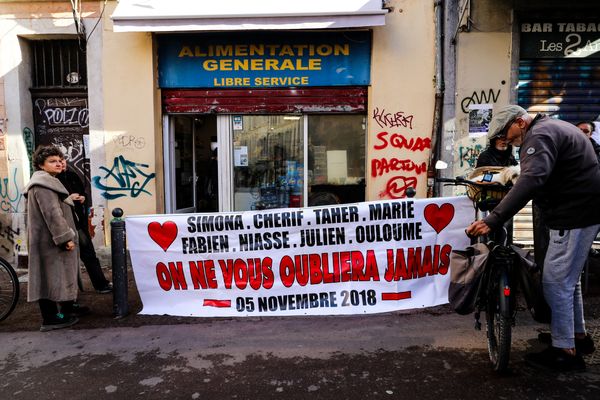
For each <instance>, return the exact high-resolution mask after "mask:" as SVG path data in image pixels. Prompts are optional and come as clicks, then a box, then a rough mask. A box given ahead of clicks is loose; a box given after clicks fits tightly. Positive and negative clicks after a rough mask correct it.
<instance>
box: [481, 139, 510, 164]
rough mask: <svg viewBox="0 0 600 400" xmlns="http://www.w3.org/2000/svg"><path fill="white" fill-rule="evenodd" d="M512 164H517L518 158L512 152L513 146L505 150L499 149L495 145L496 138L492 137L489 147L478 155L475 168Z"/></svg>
mask: <svg viewBox="0 0 600 400" xmlns="http://www.w3.org/2000/svg"><path fill="white" fill-rule="evenodd" d="M512 165H517V160H515V157H514V156H513V154H512V146H508V149H506V150H504V151H502V150H498V149H497V148H496V146H495V139H492V140H491V141H490V144H489V146H488V147H487V149H485V150H484V151H482V152H481V154H479V157H477V164H476V165H475V168H479V167H510V166H512Z"/></svg>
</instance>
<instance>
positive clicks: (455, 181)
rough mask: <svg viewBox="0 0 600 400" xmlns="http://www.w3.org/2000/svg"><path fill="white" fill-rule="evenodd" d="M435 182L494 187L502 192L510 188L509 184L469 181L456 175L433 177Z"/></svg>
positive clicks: (483, 187)
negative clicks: (452, 176)
mask: <svg viewBox="0 0 600 400" xmlns="http://www.w3.org/2000/svg"><path fill="white" fill-rule="evenodd" d="M435 181H436V182H440V183H449V184H452V185H458V186H469V185H472V186H475V187H478V188H481V189H494V190H500V191H504V192H508V191H509V190H510V188H511V186H506V185H503V184H501V183H500V182H475V181H470V180H468V179H465V178H463V177H462V176H457V177H456V178H435Z"/></svg>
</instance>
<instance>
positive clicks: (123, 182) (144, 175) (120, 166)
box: [92, 156, 156, 200]
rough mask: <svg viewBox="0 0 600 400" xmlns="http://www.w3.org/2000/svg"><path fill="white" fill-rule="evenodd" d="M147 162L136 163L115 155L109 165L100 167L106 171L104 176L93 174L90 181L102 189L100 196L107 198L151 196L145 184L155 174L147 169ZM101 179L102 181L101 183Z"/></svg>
mask: <svg viewBox="0 0 600 400" xmlns="http://www.w3.org/2000/svg"><path fill="white" fill-rule="evenodd" d="M148 168H149V165H148V164H141V163H136V162H134V161H131V160H127V159H126V158H125V157H123V156H118V157H115V158H114V160H113V165H112V166H110V167H104V166H103V167H100V170H101V171H103V172H106V174H105V175H104V176H94V177H93V179H92V181H93V184H94V186H95V187H96V188H98V189H100V190H102V191H103V192H102V193H101V194H102V196H103V197H104V198H106V199H108V200H114V199H118V198H119V197H125V196H130V197H133V198H135V197H138V196H140V195H141V194H147V195H150V196H152V193H150V192H149V191H148V190H146V186H147V185H148V183H150V182H151V181H152V180H153V179H154V177H155V176H156V174H155V173H154V172H149V171H148ZM101 181H104V183H102V182H101Z"/></svg>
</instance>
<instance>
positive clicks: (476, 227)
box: [465, 221, 491, 237]
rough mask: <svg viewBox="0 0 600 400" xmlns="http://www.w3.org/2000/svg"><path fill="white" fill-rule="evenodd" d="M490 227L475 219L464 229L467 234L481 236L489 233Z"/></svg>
mask: <svg viewBox="0 0 600 400" xmlns="http://www.w3.org/2000/svg"><path fill="white" fill-rule="evenodd" d="M490 231H491V229H490V227H489V226H488V225H487V224H486V223H485V222H483V221H475V222H473V223H472V224H471V225H469V226H468V227H467V229H465V232H466V233H467V235H469V236H475V237H476V236H481V235H487V234H488V233H490Z"/></svg>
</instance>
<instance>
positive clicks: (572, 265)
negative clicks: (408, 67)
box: [542, 225, 600, 349]
mask: <svg viewBox="0 0 600 400" xmlns="http://www.w3.org/2000/svg"><path fill="white" fill-rule="evenodd" d="M599 230H600V225H591V226H588V227H585V228H577V229H560V230H555V229H550V241H549V244H548V251H547V252H546V257H545V259H544V271H543V274H542V285H543V290H544V297H545V298H546V301H547V302H548V305H549V306H550V309H551V310H552V322H551V323H550V331H551V334H552V346H554V347H558V348H564V349H571V348H574V347H575V333H585V319H584V317H583V297H582V295H581V273H582V271H583V267H584V266H585V262H586V260H587V257H588V253H589V250H590V248H591V247H592V243H593V242H594V238H595V237H596V235H597V234H598V231H599Z"/></svg>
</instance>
